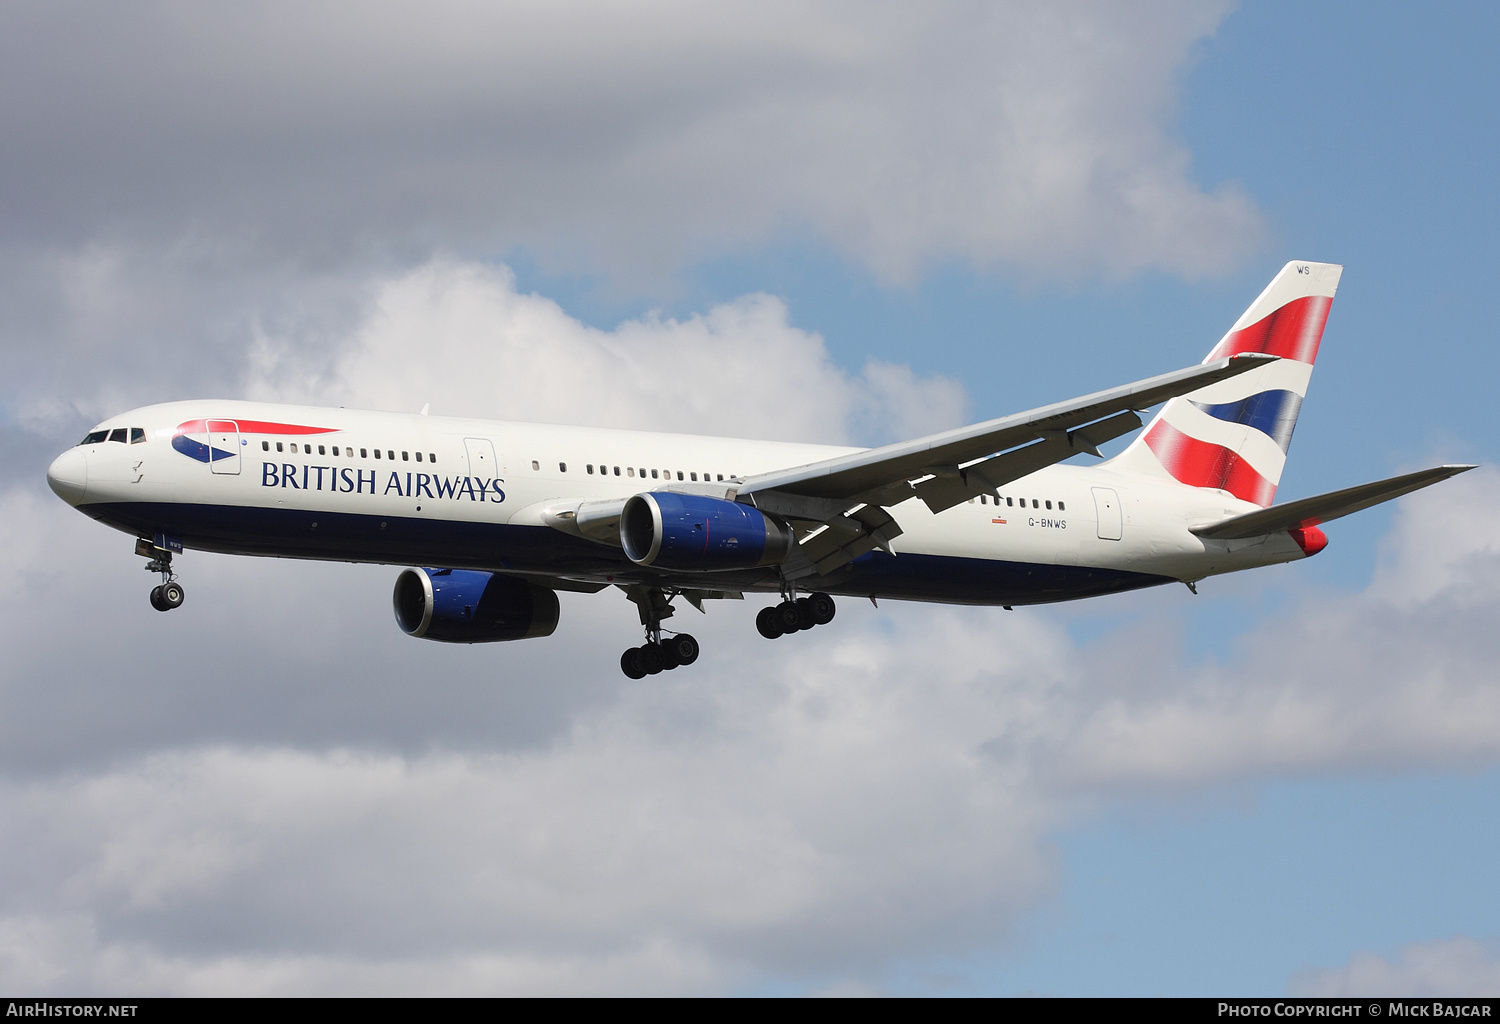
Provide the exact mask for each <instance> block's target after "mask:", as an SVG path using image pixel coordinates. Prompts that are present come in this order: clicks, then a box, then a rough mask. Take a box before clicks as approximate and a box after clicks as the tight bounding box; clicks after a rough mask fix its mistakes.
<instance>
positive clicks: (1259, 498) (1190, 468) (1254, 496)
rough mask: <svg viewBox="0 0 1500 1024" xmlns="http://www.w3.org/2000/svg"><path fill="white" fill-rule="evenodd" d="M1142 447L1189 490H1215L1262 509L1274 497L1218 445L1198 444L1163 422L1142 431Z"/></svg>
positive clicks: (1265, 482)
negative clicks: (1195, 488) (1206, 488)
mask: <svg viewBox="0 0 1500 1024" xmlns="http://www.w3.org/2000/svg"><path fill="white" fill-rule="evenodd" d="M1146 445H1147V447H1149V448H1150V449H1151V450H1152V451H1153V452H1154V453H1155V454H1156V457H1157V459H1159V460H1160V461H1161V464H1162V466H1163V467H1165V468H1166V471H1167V472H1168V473H1171V474H1172V476H1174V477H1175V478H1176V479H1178V480H1180V481H1181V482H1183V483H1185V484H1187V485H1188V486H1189V487H1217V488H1222V489H1223V490H1226V491H1228V492H1229V493H1230V494H1233V495H1234V496H1235V497H1236V498H1239V499H1241V500H1242V501H1253V502H1254V503H1255V504H1257V505H1259V506H1261V507H1262V508H1265V507H1266V506H1268V505H1270V504H1271V499H1272V498H1274V497H1275V496H1276V485H1275V484H1273V483H1272V482H1271V481H1269V480H1267V479H1266V478H1265V477H1263V476H1261V475H1260V474H1259V473H1257V472H1256V471H1255V468H1254V467H1253V466H1251V465H1250V463H1248V462H1246V461H1245V460H1244V459H1242V458H1240V457H1239V456H1238V455H1236V454H1235V453H1234V452H1232V451H1230V450H1229V449H1228V448H1225V447H1224V446H1223V445H1221V444H1214V443H1212V442H1210V441H1200V440H1198V439H1197V438H1196V437H1191V436H1189V435H1187V434H1184V433H1183V432H1182V431H1180V430H1178V429H1177V428H1176V427H1174V426H1172V424H1170V423H1168V422H1167V421H1166V420H1157V421H1156V423H1155V425H1153V426H1152V427H1151V429H1150V430H1148V431H1146Z"/></svg>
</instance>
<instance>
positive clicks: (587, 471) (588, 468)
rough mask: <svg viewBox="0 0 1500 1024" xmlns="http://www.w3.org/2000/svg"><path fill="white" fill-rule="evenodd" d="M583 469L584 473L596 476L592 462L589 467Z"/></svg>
mask: <svg viewBox="0 0 1500 1024" xmlns="http://www.w3.org/2000/svg"><path fill="white" fill-rule="evenodd" d="M583 469H584V472H586V473H588V475H589V476H593V475H594V464H593V463H592V462H590V463H589V464H588V465H587V466H584V467H583Z"/></svg>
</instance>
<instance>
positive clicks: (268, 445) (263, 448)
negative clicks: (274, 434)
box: [260, 441, 271, 452]
mask: <svg viewBox="0 0 1500 1024" xmlns="http://www.w3.org/2000/svg"><path fill="white" fill-rule="evenodd" d="M260 450H261V451H263V452H268V451H270V450H271V442H270V441H262V442H261V443H260Z"/></svg>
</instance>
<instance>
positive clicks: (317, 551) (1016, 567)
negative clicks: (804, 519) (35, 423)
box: [78, 502, 1176, 605]
mask: <svg viewBox="0 0 1500 1024" xmlns="http://www.w3.org/2000/svg"><path fill="white" fill-rule="evenodd" d="M78 508H79V511H81V512H84V513H86V514H88V515H89V516H92V517H93V518H95V519H97V520H99V521H100V522H103V523H106V524H107V525H109V526H113V527H115V528H116V529H119V530H123V531H125V532H127V533H133V534H135V535H137V536H153V535H155V534H157V533H165V534H168V535H170V536H172V537H176V538H179V539H181V540H182V542H183V544H184V545H185V546H186V547H188V548H193V549H198V550H202V551H217V552H222V553H225V554H235V555H262V556H276V557H283V558H309V559H320V560H328V561H349V562H373V563H377V564H385V565H423V566H441V567H444V568H453V569H486V570H490V571H498V572H513V573H522V574H525V573H536V574H551V575H555V576H583V577H592V578H596V579H598V580H601V581H603V580H605V578H606V577H612V579H611V580H610V582H616V583H622V584H623V583H647V584H654V585H658V586H673V585H675V586H680V587H693V588H702V589H710V590H711V589H724V590H752V591H753V590H760V591H766V592H772V593H774V592H776V591H777V590H778V589H779V587H780V577H779V576H778V574H777V573H776V572H775V570H774V568H771V567H760V568H755V569H744V570H735V571H729V572H717V573H682V572H679V573H670V572H658V571H656V570H652V569H647V568H643V567H641V566H638V565H635V564H634V563H633V562H630V561H629V560H628V559H626V558H625V556H624V554H623V552H620V551H618V550H616V549H615V548H612V547H607V546H605V545H602V544H595V543H593V542H591V541H586V540H583V539H581V538H577V537H570V536H568V535H567V534H564V533H560V532H558V531H556V530H552V529H549V528H548V527H545V526H508V525H500V524H494V523H473V522H462V521H453V520H442V519H412V518H405V517H399V516H374V515H366V514H356V513H349V512H318V511H307V510H300V509H284V508H253V507H246V506H236V505H190V504H174V503H146V502H141V503H101V504H85V505H80V506H78ZM314 523H316V524H317V525H316V526H314V525H313V524H314ZM538 582H545V581H538ZM1172 582H1176V581H1175V580H1173V579H1171V578H1170V577H1166V576H1158V575H1155V574H1152V573H1139V572H1129V571H1126V570H1122V569H1101V568H1093V567H1089V566H1074V565H1049V564H1044V563H1030V562H1008V561H1000V560H997V559H987V558H964V557H957V556H951V555H922V554H915V553H906V554H902V555H901V556H900V557H896V558H893V557H892V556H890V555H888V554H886V553H885V552H884V551H871V552H869V553H868V554H865V555H862V556H860V557H859V558H857V559H856V560H855V561H854V562H852V563H850V564H849V565H847V566H845V567H843V568H842V569H839V570H837V571H836V572H834V573H832V574H830V575H829V576H827V577H824V578H823V579H822V580H820V581H818V582H817V583H816V584H813V583H812V581H808V583H809V585H815V586H816V587H817V589H820V590H826V591H828V592H829V593H833V594H842V595H846V596H859V597H864V596H866V595H871V594H873V595H875V596H876V597H880V598H889V599H893V600H909V601H932V602H938V603H945V604H975V605H998V604H1040V603H1050V602H1054V601H1068V600H1073V599H1076V598H1082V597H1093V596H1096V595H1099V594H1109V593H1116V592H1119V591H1123V590H1136V589H1140V588H1142V587H1151V586H1157V585H1160V584H1162V583H1172Z"/></svg>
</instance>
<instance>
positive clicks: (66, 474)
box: [47, 448, 89, 505]
mask: <svg viewBox="0 0 1500 1024" xmlns="http://www.w3.org/2000/svg"><path fill="white" fill-rule="evenodd" d="M88 485H89V463H88V457H87V456H85V455H84V454H83V452H82V451H81V450H79V449H77V448H69V449H68V450H67V451H65V452H63V453H62V454H61V455H59V456H58V457H57V458H55V459H53V460H52V465H50V466H48V467H47V486H48V487H51V488H52V493H54V494H56V495H57V496H58V497H59V498H61V499H62V500H63V501H66V502H67V503H68V504H69V505H76V504H78V503H79V502H80V501H82V500H83V494H84V492H85V491H86V490H88Z"/></svg>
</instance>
